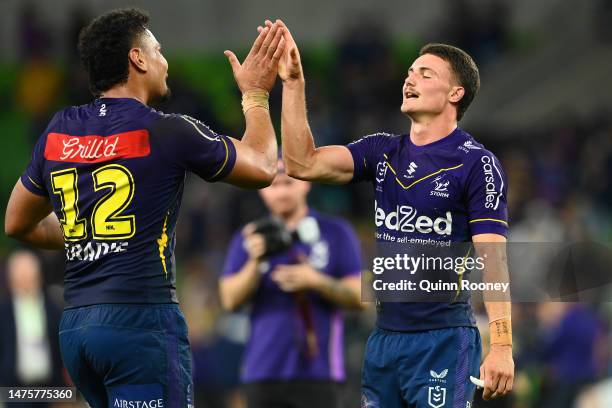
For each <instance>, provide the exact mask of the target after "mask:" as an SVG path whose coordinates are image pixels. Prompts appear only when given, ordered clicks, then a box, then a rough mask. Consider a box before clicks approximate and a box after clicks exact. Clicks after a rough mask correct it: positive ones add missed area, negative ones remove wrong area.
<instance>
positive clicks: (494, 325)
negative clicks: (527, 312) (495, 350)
mask: <svg viewBox="0 0 612 408" xmlns="http://www.w3.org/2000/svg"><path fill="white" fill-rule="evenodd" d="M489 333H490V336H491V345H494V344H495V345H499V346H511V345H512V320H511V319H510V318H509V317H500V318H498V319H493V320H491V321H490V322H489Z"/></svg>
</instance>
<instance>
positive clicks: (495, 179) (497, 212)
mask: <svg viewBox="0 0 612 408" xmlns="http://www.w3.org/2000/svg"><path fill="white" fill-rule="evenodd" d="M466 194H467V207H468V217H469V224H470V232H471V234H472V235H476V234H487V233H492V234H500V235H503V236H506V235H507V233H508V207H507V194H508V181H507V178H506V175H505V173H504V170H503V168H502V166H501V164H500V162H499V160H498V159H497V158H496V157H495V156H494V155H493V154H491V153H489V152H487V151H484V153H483V154H482V155H480V156H479V158H478V160H477V161H475V162H474V163H473V165H472V166H471V169H470V172H469V173H468V175H467V184H466Z"/></svg>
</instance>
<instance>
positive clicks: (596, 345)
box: [536, 303, 605, 408]
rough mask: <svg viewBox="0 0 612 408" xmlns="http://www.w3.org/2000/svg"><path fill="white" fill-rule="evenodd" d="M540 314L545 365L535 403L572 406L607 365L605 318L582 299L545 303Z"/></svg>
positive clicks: (541, 407)
mask: <svg viewBox="0 0 612 408" xmlns="http://www.w3.org/2000/svg"><path fill="white" fill-rule="evenodd" d="M555 315H557V316H559V317H558V319H555V317H554V316H555ZM540 316H541V321H542V323H543V327H542V331H541V338H540V352H539V353H538V358H539V359H540V361H541V362H542V363H543V364H544V365H545V367H546V369H545V371H544V372H543V375H542V391H541V394H540V400H539V402H538V403H537V405H536V406H537V407H539V408H572V407H573V406H574V405H573V404H574V399H575V398H576V396H577V395H578V394H579V393H580V392H581V391H582V390H584V389H585V387H586V386H588V385H590V384H593V383H594V382H595V381H596V380H597V379H598V378H599V376H600V375H601V374H602V373H603V370H604V368H605V359H602V358H601V357H602V355H601V350H602V345H603V344H604V336H603V334H604V331H603V325H602V322H601V321H600V319H599V317H598V316H597V313H596V312H595V311H594V310H593V309H592V308H591V307H589V306H587V305H585V304H580V303H570V304H563V303H556V304H555V303H552V304H544V305H542V307H541V309H540ZM551 316H552V317H551ZM604 357H605V356H604Z"/></svg>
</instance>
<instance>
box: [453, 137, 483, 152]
mask: <svg viewBox="0 0 612 408" xmlns="http://www.w3.org/2000/svg"><path fill="white" fill-rule="evenodd" d="M457 149H459V150H462V151H464V152H465V153H469V152H470V150H482V147H478V146H474V142H472V141H471V140H468V141H466V142H465V143H463V145H459V146H458V147H457Z"/></svg>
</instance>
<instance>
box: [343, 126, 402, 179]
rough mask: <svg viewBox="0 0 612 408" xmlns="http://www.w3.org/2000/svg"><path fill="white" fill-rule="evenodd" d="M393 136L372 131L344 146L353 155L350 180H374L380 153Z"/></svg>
mask: <svg viewBox="0 0 612 408" xmlns="http://www.w3.org/2000/svg"><path fill="white" fill-rule="evenodd" d="M393 138H394V136H393V135H390V134H388V133H374V134H372V135H368V136H364V137H362V138H361V139H359V140H356V141H354V142H352V143H350V144H348V145H347V146H346V147H347V148H348V149H349V151H350V152H351V155H352V156H353V164H354V167H353V168H354V170H353V179H352V182H355V183H356V182H359V181H371V180H374V177H375V174H376V171H377V166H379V165H380V164H379V161H380V160H379V158H380V155H381V154H382V153H384V151H383V150H384V148H385V147H387V146H388V144H389V142H390V141H391V140H392V139H393Z"/></svg>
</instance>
